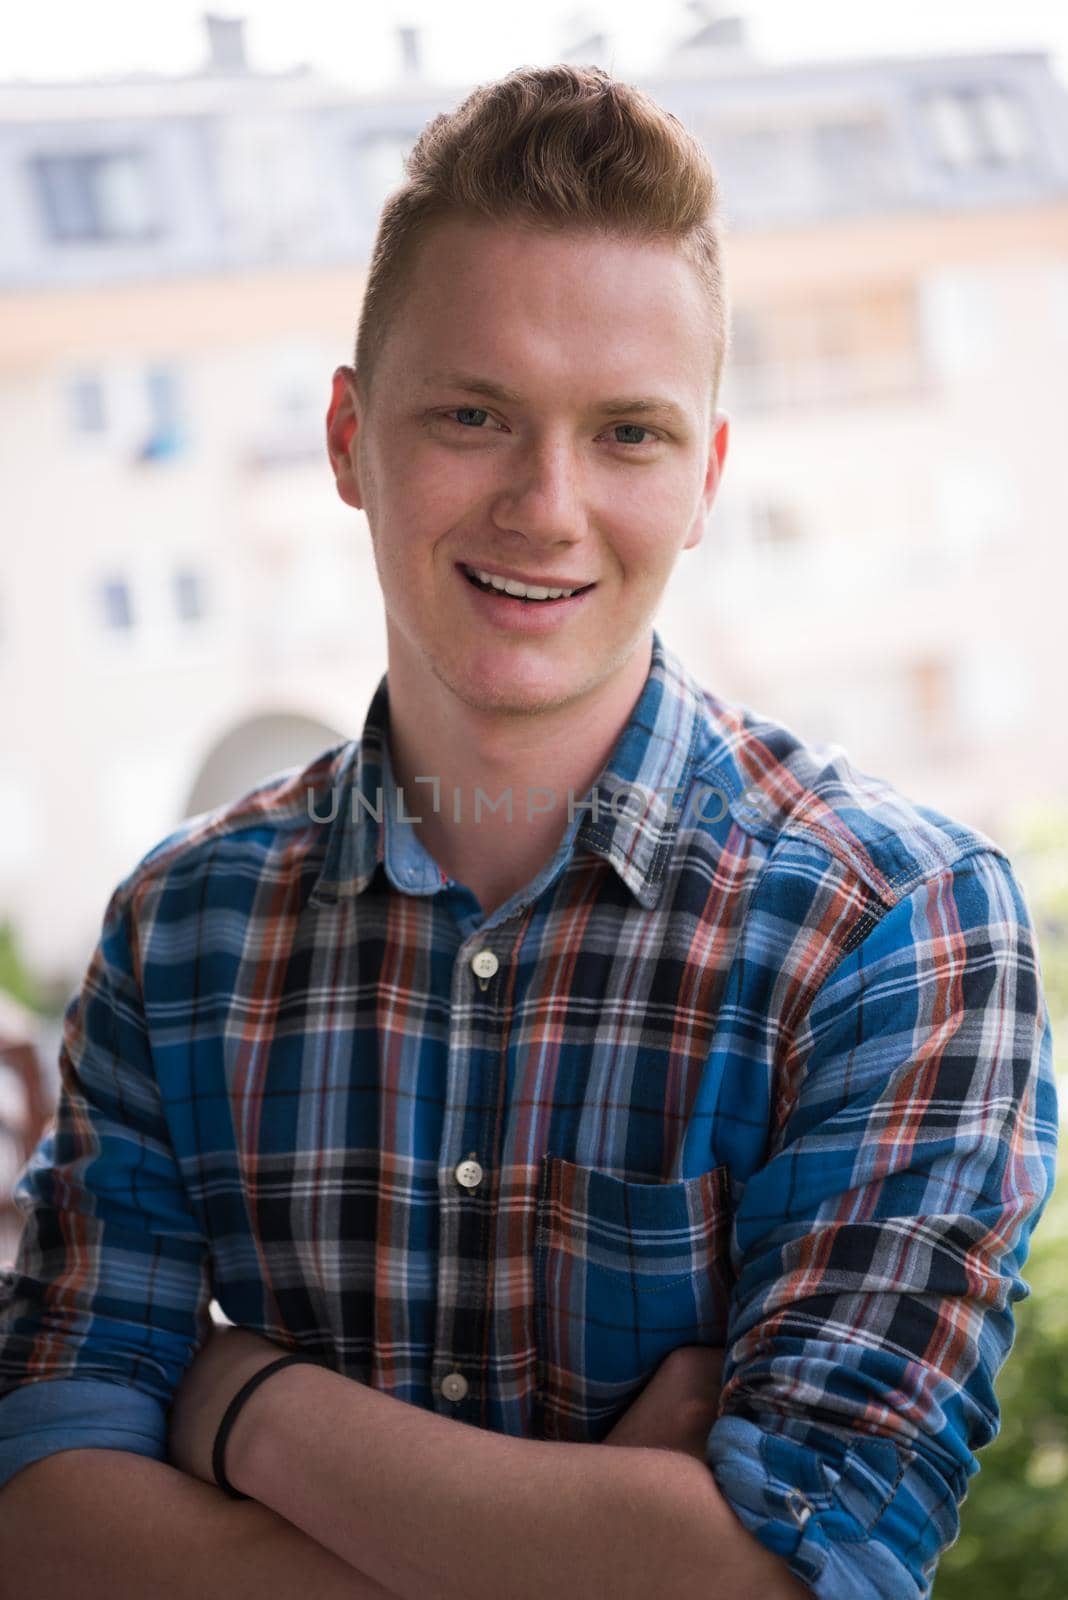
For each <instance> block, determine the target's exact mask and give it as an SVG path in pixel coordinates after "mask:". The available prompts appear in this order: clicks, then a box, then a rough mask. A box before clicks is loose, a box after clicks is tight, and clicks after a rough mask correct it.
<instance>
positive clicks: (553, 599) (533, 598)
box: [459, 563, 594, 606]
mask: <svg viewBox="0 0 1068 1600" xmlns="http://www.w3.org/2000/svg"><path fill="white" fill-rule="evenodd" d="M459 565H460V571H461V572H462V573H463V575H464V577H465V578H466V579H467V581H468V583H469V584H470V585H471V587H472V588H473V589H481V590H482V592H483V593H484V594H494V595H497V596H498V597H499V598H500V599H502V600H517V601H518V602H519V603H520V604H521V605H530V606H552V605H560V604H561V603H562V602H563V601H564V600H573V599H574V598H575V596H576V595H580V594H585V593H586V591H587V589H592V588H593V587H594V585H593V584H592V583H584V584H580V585H578V586H577V587H576V588H574V589H570V590H567V591H566V592H565V593H563V594H553V593H551V592H550V593H545V592H542V593H536V594H533V595H523V594H511V593H509V591H508V590H507V589H506V588H504V587H503V585H504V584H505V583H506V582H508V581H511V580H507V579H504V578H502V579H500V580H499V582H498V583H487V582H485V581H484V580H483V579H482V578H480V577H478V576H477V574H476V573H475V572H473V571H471V569H470V568H469V567H466V566H464V565H463V564H462V563H460V564H459ZM524 587H526V588H529V589H541V590H542V591H544V590H547V589H548V588H549V585H547V584H545V585H537V584H527V585H525V586H524Z"/></svg>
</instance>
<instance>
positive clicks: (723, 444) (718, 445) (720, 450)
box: [682, 411, 731, 550]
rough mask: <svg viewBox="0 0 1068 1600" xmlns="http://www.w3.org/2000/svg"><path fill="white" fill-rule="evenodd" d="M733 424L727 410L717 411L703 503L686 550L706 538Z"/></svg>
mask: <svg viewBox="0 0 1068 1600" xmlns="http://www.w3.org/2000/svg"><path fill="white" fill-rule="evenodd" d="M730 432H731V424H730V418H729V417H728V416H727V413H726V412H725V411H717V412H716V414H715V417H714V418H713V420H712V443H711V445H710V447H709V451H708V463H707V467H706V470H705V484H704V488H703V489H702V491H701V503H700V506H699V507H698V511H697V515H696V517H695V518H694V522H693V527H692V528H691V529H690V532H689V534H688V535H687V537H686V543H685V544H684V545H683V547H682V548H683V549H684V550H692V549H693V548H694V546H695V545H698V544H700V543H701V540H702V539H703V538H704V532H705V524H706V522H707V521H708V514H709V512H710V511H711V510H712V502H713V501H714V500H715V498H716V491H717V489H718V488H719V481H720V479H721V478H722V476H723V463H724V461H725V460H726V459H727V445H728V444H729V442H730Z"/></svg>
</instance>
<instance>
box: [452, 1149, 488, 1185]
mask: <svg viewBox="0 0 1068 1600" xmlns="http://www.w3.org/2000/svg"><path fill="white" fill-rule="evenodd" d="M482 1177H483V1173H482V1168H481V1167H480V1166H479V1164H478V1162H477V1161H476V1160H475V1158H474V1157H473V1156H468V1158H467V1160H466V1161H461V1162H460V1164H459V1166H458V1167H457V1168H456V1181H457V1183H462V1184H463V1186H464V1188H465V1189H477V1188H478V1186H479V1184H480V1183H481V1182H482Z"/></svg>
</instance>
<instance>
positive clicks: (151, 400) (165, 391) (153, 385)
mask: <svg viewBox="0 0 1068 1600" xmlns="http://www.w3.org/2000/svg"><path fill="white" fill-rule="evenodd" d="M145 387H146V390H147V395H148V411H149V418H150V423H149V435H148V438H147V439H146V441H145V443H144V445H143V446H142V449H141V460H142V461H164V460H168V459H169V458H170V457H172V456H177V455H181V453H182V451H183V449H184V448H185V435H184V433H183V430H182V422H181V415H180V409H181V408H180V400H179V384H178V375H177V373H176V372H175V371H174V370H173V368H171V367H162V366H161V367H150V368H149V370H148V372H147V373H146V374H145Z"/></svg>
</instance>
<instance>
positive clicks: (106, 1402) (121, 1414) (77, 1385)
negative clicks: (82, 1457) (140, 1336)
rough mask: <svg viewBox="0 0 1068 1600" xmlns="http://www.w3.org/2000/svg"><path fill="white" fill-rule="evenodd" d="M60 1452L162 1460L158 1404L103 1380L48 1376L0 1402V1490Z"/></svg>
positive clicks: (163, 1433) (163, 1428) (163, 1422)
mask: <svg viewBox="0 0 1068 1600" xmlns="http://www.w3.org/2000/svg"><path fill="white" fill-rule="evenodd" d="M60 1450H127V1451H129V1452H131V1454H133V1455H138V1456H153V1457H154V1458H155V1459H156V1460H157V1461H166V1460H167V1417H166V1413H165V1412H164V1409H163V1407H162V1405H161V1404H160V1402H159V1401H158V1400H154V1399H153V1398H152V1396H151V1395H147V1394H144V1393H143V1392H142V1391H141V1390H140V1389H134V1388H131V1387H130V1385H129V1384H122V1383H109V1382H108V1381H107V1380H106V1379H102V1378H47V1379H38V1380H37V1381H36V1382H30V1383H23V1384H20V1385H19V1387H18V1388H17V1389H12V1390H11V1391H10V1392H9V1393H8V1394H6V1395H5V1396H4V1397H3V1399H2V1400H0V1490H2V1489H3V1486H4V1484H5V1483H7V1482H8V1480H9V1479H10V1478H13V1477H14V1476H15V1474H16V1472H21V1470H22V1468H23V1467H28V1466H29V1465H30V1464H31V1462H34V1461H40V1460H42V1459H43V1458H44V1457H45V1456H50V1455H55V1454H56V1453H57V1452H58V1451H60Z"/></svg>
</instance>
